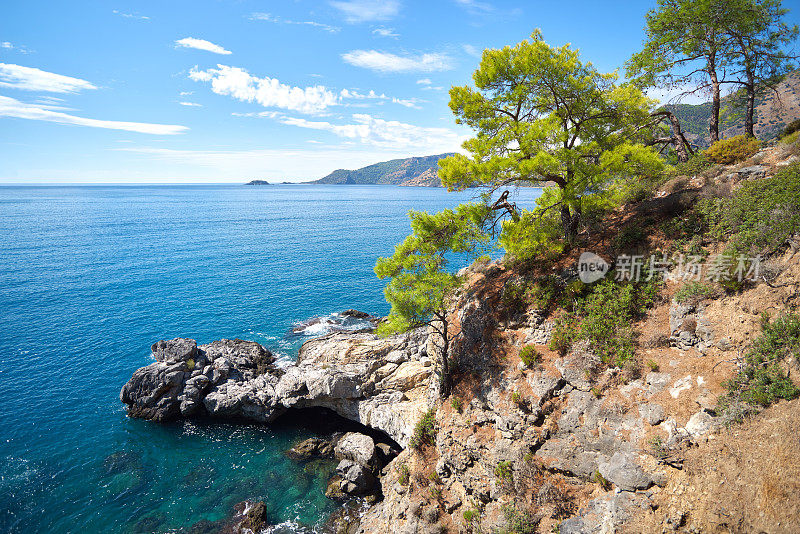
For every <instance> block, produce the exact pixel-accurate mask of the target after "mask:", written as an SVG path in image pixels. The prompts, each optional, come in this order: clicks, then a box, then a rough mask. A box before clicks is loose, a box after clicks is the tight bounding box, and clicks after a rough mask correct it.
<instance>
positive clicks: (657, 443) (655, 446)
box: [650, 436, 669, 460]
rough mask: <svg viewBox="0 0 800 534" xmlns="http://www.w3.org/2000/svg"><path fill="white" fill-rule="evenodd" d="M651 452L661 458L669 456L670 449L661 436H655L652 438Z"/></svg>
mask: <svg viewBox="0 0 800 534" xmlns="http://www.w3.org/2000/svg"><path fill="white" fill-rule="evenodd" d="M650 452H651V453H652V455H653V456H655V457H656V458H659V459H661V460H663V459H664V458H666V457H668V456H669V449H667V447H666V445H664V441H663V440H662V439H661V437H660V436H654V437H653V438H652V439H650Z"/></svg>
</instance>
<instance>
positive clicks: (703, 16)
mask: <svg viewBox="0 0 800 534" xmlns="http://www.w3.org/2000/svg"><path fill="white" fill-rule="evenodd" d="M728 3H729V2H728V0H658V7H657V8H656V9H653V10H651V11H650V12H648V13H647V19H646V20H647V22H646V27H645V30H646V32H647V39H646V41H645V43H644V49H643V50H642V51H641V52H638V53H636V54H634V55H633V56H632V57H631V59H630V60H628V63H627V64H626V66H627V71H628V77H630V78H633V79H634V80H635V81H636V83H637V84H638V85H640V86H642V87H652V86H657V87H663V88H667V89H683V90H682V91H681V93H680V95H679V96H678V98H680V97H681V96H686V95H689V94H693V93H697V92H698V91H704V90H709V91H710V92H711V119H710V121H709V126H708V133H709V138H710V140H711V143H712V144H713V143H715V142H717V141H719V113H720V100H721V87H722V84H723V83H725V81H726V80H725V79H724V72H725V68H726V66H727V65H728V63H729V62H730V56H729V54H728V51H729V50H730V35H729V34H728V33H726V31H725V29H726V23H727V20H728V19H729V18H730V16H731V9H730V8H729V6H728ZM686 86H689V88H686Z"/></svg>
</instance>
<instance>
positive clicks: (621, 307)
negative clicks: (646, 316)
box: [550, 277, 661, 365]
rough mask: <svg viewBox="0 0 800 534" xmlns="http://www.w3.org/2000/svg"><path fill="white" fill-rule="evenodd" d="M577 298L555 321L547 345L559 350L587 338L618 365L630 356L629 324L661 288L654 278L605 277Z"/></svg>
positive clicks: (648, 304) (630, 334)
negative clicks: (617, 279) (570, 307)
mask: <svg viewBox="0 0 800 534" xmlns="http://www.w3.org/2000/svg"><path fill="white" fill-rule="evenodd" d="M589 287H591V290H590V291H589V292H588V294H586V295H585V296H582V297H577V298H576V301H575V304H574V307H573V310H572V311H570V312H568V313H566V314H565V315H563V316H562V317H560V318H558V319H557V320H556V324H555V327H554V329H553V334H552V336H551V338H550V348H551V349H553V350H557V351H559V352H561V353H564V352H566V351H567V350H569V347H570V346H571V345H572V343H573V342H574V341H577V340H579V339H585V340H588V341H589V342H590V344H591V347H592V350H594V351H595V352H596V353H597V354H598V355H599V356H600V357H601V359H602V360H603V362H605V363H608V364H612V365H622V364H623V363H624V362H625V361H627V360H629V359H630V358H631V357H633V354H634V334H633V330H632V328H631V326H630V325H631V323H632V322H633V321H634V320H635V319H636V318H637V317H639V316H641V315H642V314H643V313H644V312H645V310H646V309H647V308H648V307H649V306H651V305H652V304H653V302H654V301H655V298H656V296H657V295H658V292H659V290H660V288H661V282H660V281H659V280H658V279H657V277H654V278H653V279H652V280H649V281H641V282H617V281H615V280H613V279H612V278H605V279H603V280H601V281H600V282H597V283H596V284H594V285H592V286H589Z"/></svg>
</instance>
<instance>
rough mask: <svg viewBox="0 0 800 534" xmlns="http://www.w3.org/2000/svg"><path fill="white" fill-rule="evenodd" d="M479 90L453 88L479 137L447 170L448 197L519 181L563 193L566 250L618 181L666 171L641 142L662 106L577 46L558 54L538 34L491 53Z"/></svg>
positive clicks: (454, 104) (460, 113)
mask: <svg viewBox="0 0 800 534" xmlns="http://www.w3.org/2000/svg"><path fill="white" fill-rule="evenodd" d="M473 80H474V82H475V87H474V88H473V87H469V86H463V87H453V88H452V89H451V90H450V108H451V110H452V111H453V113H454V114H455V115H456V122H457V123H459V124H466V125H468V126H471V127H472V128H473V129H475V130H476V131H477V134H476V136H475V137H474V138H472V139H469V140H467V141H466V142H465V143H464V144H463V147H464V148H465V149H466V150H467V151H468V152H469V154H470V156H469V157H467V156H465V155H462V154H457V155H455V156H452V157H450V158H446V159H444V160H442V161H441V162H440V171H439V176H440V177H441V179H442V183H443V184H444V185H446V186H447V187H448V188H450V189H451V190H452V189H465V188H468V187H473V186H485V187H487V188H489V189H490V190H494V189H497V188H501V187H504V186H506V185H508V184H511V183H513V182H517V181H527V182H544V181H550V182H553V183H555V184H556V186H557V188H558V194H557V195H556V198H554V199H553V200H554V203H553V204H552V205H551V206H549V208H555V207H558V208H559V212H560V218H561V224H562V230H563V235H564V238H565V240H566V242H567V244H570V243H572V241H573V240H574V238H575V236H576V234H577V231H578V228H579V223H580V219H581V212H582V206H581V202H582V201H581V199H582V197H583V196H584V195H586V194H587V193H595V192H597V191H599V190H600V189H601V188H602V187H603V185H604V184H606V183H607V182H608V181H609V180H611V179H613V178H614V177H615V176H619V175H623V174H629V173H630V174H633V173H639V172H641V171H645V172H647V170H648V169H653V168H654V167H658V166H659V165H660V163H659V160H658V157H657V155H656V154H655V152H653V151H652V150H651V149H649V148H646V147H645V146H643V145H642V144H640V143H639V141H642V140H643V139H644V138H645V137H646V132H645V130H644V128H643V126H644V125H645V124H647V123H648V122H649V121H650V117H649V112H650V109H651V108H652V107H653V105H654V102H653V101H651V100H649V99H647V98H646V97H645V96H644V94H643V93H642V92H641V91H640V90H639V89H638V88H636V87H634V86H633V85H630V84H622V85H617V83H616V81H617V75H616V73H610V74H603V73H600V72H598V71H597V69H596V68H595V67H594V66H593V65H592V64H591V63H588V62H586V63H584V62H582V61H581V59H580V55H579V52H578V51H577V50H575V49H572V48H571V47H570V46H569V45H565V46H561V47H551V46H549V45H548V44H547V43H546V42H545V41H544V40H543V38H542V34H541V32H540V31H538V30H537V31H535V32H534V33H533V34H532V35H531V38H530V39H529V40H525V41H522V42H521V43H519V44H517V45H515V46H506V47H504V48H502V49H497V50H485V51H484V53H483V57H482V59H481V62H480V65H479V67H478V69H477V70H476V71H475V73H474V74H473Z"/></svg>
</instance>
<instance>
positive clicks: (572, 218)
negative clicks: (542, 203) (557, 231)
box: [561, 204, 581, 249]
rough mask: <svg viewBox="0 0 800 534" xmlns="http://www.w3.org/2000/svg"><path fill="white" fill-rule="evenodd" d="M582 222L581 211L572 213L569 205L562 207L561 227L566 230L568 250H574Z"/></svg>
mask: <svg viewBox="0 0 800 534" xmlns="http://www.w3.org/2000/svg"><path fill="white" fill-rule="evenodd" d="M580 222H581V211H580V210H579V209H576V210H575V211H574V212H570V209H569V206H568V205H567V204H562V205H561V226H562V229H563V230H564V242H565V244H566V246H567V248H568V249H569V248H572V245H573V244H574V243H575V238H576V237H577V235H578V225H579V224H580Z"/></svg>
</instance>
